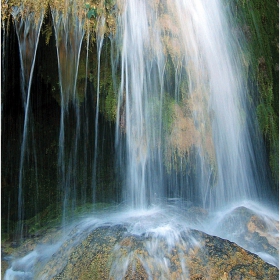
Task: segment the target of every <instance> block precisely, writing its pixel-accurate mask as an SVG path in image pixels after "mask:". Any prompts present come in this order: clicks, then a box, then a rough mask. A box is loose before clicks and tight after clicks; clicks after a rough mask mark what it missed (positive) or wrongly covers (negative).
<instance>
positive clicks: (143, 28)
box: [117, 1, 164, 208]
mask: <svg viewBox="0 0 280 280" xmlns="http://www.w3.org/2000/svg"><path fill="white" fill-rule="evenodd" d="M148 8H149V7H148V4H147V3H145V2H144V1H127V2H126V5H125V7H124V8H123V9H124V11H123V14H122V15H121V16H120V19H119V23H118V26H119V29H120V30H119V33H120V34H117V36H118V37H119V38H121V40H122V42H121V45H122V50H121V67H122V68H121V73H122V74H121V75H122V76H121V85H120V90H119V92H120V96H119V104H118V114H119V117H118V119H123V120H124V125H125V128H124V129H125V134H126V151H127V160H126V161H125V162H126V167H125V168H126V180H127V181H126V188H125V190H124V198H125V200H126V201H127V203H128V204H129V205H131V206H132V207H136V208H145V207H147V205H148V204H149V203H153V202H154V200H155V195H156V194H157V195H159V196H161V195H163V194H161V193H159V192H162V190H161V188H162V163H161V158H162V154H161V150H160V146H161V119H160V117H161V106H162V98H163V96H162V95H163V91H162V85H161V82H162V80H161V75H162V73H163V68H164V59H163V55H162V51H161V42H160V31H159V30H158V29H157V28H154V29H152V28H151V26H153V27H155V26H156V15H155V14H154V13H152V14H151V15H148V14H147V9H148ZM134 22H137V24H134ZM155 46H156V47H158V48H159V50H156V47H155ZM154 47H155V49H154ZM124 108H125V109H124ZM122 114H123V115H122ZM121 129H122V128H119V127H117V137H120V134H121V132H120V130H121ZM117 141H119V140H117Z"/></svg>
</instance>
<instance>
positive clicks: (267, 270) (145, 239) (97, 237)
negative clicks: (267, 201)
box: [35, 225, 279, 280]
mask: <svg viewBox="0 0 280 280" xmlns="http://www.w3.org/2000/svg"><path fill="white" fill-rule="evenodd" d="M73 236H74V237H73V239H69V240H68V241H66V242H65V243H64V244H63V245H62V246H61V248H60V249H59V251H58V252H57V253H55V254H54V255H53V256H52V258H51V260H50V261H49V262H48V263H47V264H46V265H45V267H44V268H43V269H42V270H41V271H40V272H39V273H37V275H36V277H35V279H69V280H70V279H192V280H198V279H278V277H279V270H278V268H276V267H274V266H272V265H270V264H268V263H266V262H264V261H263V260H262V259H260V258H259V257H258V256H257V255H255V254H252V253H250V252H248V251H246V250H244V249H243V248H241V247H239V246H237V245H236V244H235V243H233V242H230V241H227V240H224V239H221V238H219V237H215V236H210V235H207V234H205V233H203V232H200V231H197V230H188V231H183V232H181V233H180V234H179V235H177V236H173V238H172V239H170V238H169V239H168V241H167V238H166V237H164V236H158V235H156V234H155V233H146V234H142V235H135V234H132V233H130V232H129V231H128V229H127V227H126V226H125V225H114V226H109V225H108V226H101V227H99V228H96V229H94V230H92V231H91V232H90V233H89V234H88V235H87V236H86V237H85V238H84V239H83V240H80V241H79V242H77V240H75V235H73Z"/></svg>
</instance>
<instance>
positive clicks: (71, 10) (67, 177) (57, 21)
mask: <svg viewBox="0 0 280 280" xmlns="http://www.w3.org/2000/svg"><path fill="white" fill-rule="evenodd" d="M76 11H77V7H76V6H75V5H73V6H72V5H70V4H69V3H67V4H66V11H64V13H63V12H62V11H57V10H56V9H55V8H52V16H53V22H54V29H55V36H56V47H57V57H58V69H59V70H58V71H59V82H60V98H61V99H60V107H61V115H60V133H59V153H58V157H59V158H58V168H59V172H58V174H59V180H60V182H59V189H60V191H61V193H62V197H61V198H62V201H63V216H64V218H63V220H64V221H65V219H66V217H65V216H66V209H67V207H68V206H69V203H70V202H71V200H72V202H73V203H74V204H75V198H76V192H77V191H76V188H77V169H76V165H77V160H78V155H77V152H78V142H79V138H80V111H79V100H78V97H77V94H76V81H77V75H78V66H79V58H80V51H81V44H82V40H83V36H84V29H83V24H84V23H83V20H82V19H79V17H78V15H77V14H76ZM71 105H72V106H73V107H74V111H75V119H76V124H75V125H76V129H75V131H74V135H71V133H69V132H68V134H66V129H67V127H65V123H67V120H68V122H69V121H70V120H69V119H70V117H69V118H68V117H67V116H68V114H69V110H70V107H71ZM69 125H72V124H71V123H69V124H68V126H69ZM71 139H72V141H71ZM65 141H70V145H69V144H68V145H67V147H68V151H67V149H66V144H65ZM69 147H70V148H69ZM69 149H70V150H69Z"/></svg>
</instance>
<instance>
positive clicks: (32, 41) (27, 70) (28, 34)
mask: <svg viewBox="0 0 280 280" xmlns="http://www.w3.org/2000/svg"><path fill="white" fill-rule="evenodd" d="M25 9H27V12H26V13H25V11H24V10H25ZM28 9H29V8H28V7H25V6H24V4H23V5H22V6H20V7H15V8H14V10H13V12H12V15H13V17H14V19H15V27H16V33H17V37H18V43H19V51H20V60H21V88H22V100H23V105H24V124H23V134H22V143H21V150H20V151H21V154H20V167H19V183H18V184H19V186H18V220H19V221H20V222H19V226H18V232H19V234H20V236H21V237H22V234H23V223H22V222H21V221H22V220H23V219H24V191H25V190H24V189H23V181H24V172H25V171H26V170H25V169H24V167H25V161H26V156H27V155H26V153H27V140H28V132H29V130H30V127H31V125H30V124H29V118H30V112H29V111H30V110H29V107H30V90H31V84H32V77H33V70H34V65H35V58H36V51H37V46H38V41H39V34H40V30H41V25H42V22H43V16H44V8H43V7H40V9H39V14H35V13H34V12H31V11H29V10H28ZM32 140H33V141H34V137H32ZM33 148H34V146H33ZM34 157H35V170H36V167H37V164H36V152H34ZM35 172H37V171H35Z"/></svg>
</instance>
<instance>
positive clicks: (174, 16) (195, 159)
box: [117, 0, 264, 208]
mask: <svg viewBox="0 0 280 280" xmlns="http://www.w3.org/2000/svg"><path fill="white" fill-rule="evenodd" d="M119 10H120V11H121V12H120V15H119V19H118V33H117V38H118V39H117V40H120V41H121V42H120V43H119V45H121V50H120V57H121V82H120V88H119V101H118V118H117V143H120V142H121V141H122V139H123V137H122V133H121V131H122V130H125V132H124V133H123V134H125V146H126V157H127V158H126V161H125V162H126V179H127V180H126V187H125V191H124V200H126V201H128V203H129V204H130V205H132V206H133V207H136V208H143V207H146V206H147V205H149V204H150V203H154V202H155V199H156V198H157V196H162V195H164V194H166V192H167V191H166V189H170V191H169V193H171V195H175V196H182V194H185V196H187V197H185V198H187V199H189V200H195V199H196V198H195V197H197V196H198V197H199V201H200V203H201V204H202V205H203V206H204V207H210V208H217V207H221V206H224V205H227V204H228V203H233V202H237V201H243V200H248V199H249V200H250V199H253V200H254V199H257V198H258V196H259V194H260V187H261V184H262V183H263V182H264V178H263V177H262V175H263V174H261V175H260V176H259V175H257V174H258V172H259V173H261V172H260V170H257V167H256V165H255V164H254V162H256V161H258V160H259V158H256V156H255V154H254V152H253V148H252V139H251V137H252V136H251V134H250V133H251V132H250V131H249V125H248V123H249V122H251V116H250V115H251V114H252V113H251V112H250V111H248V109H247V105H246V103H247V101H246V95H247V91H246V81H244V78H243V76H244V75H243V73H244V71H245V70H244V65H242V57H240V56H239V52H240V50H241V49H240V45H239V43H238V42H237V40H235V38H233V36H232V35H231V30H230V26H228V19H227V16H230V14H228V13H227V12H226V10H225V7H223V4H222V3H220V1H198V0H193V1H173V2H172V3H171V2H170V1H161V3H158V2H152V3H150V2H149V1H144V0H133V1H124V2H122V4H121V5H120V7H119ZM170 69H173V70H170ZM170 71H174V73H175V74H174V76H172V74H171V72H170ZM168 100H174V101H172V102H170V103H169V104H168ZM165 104H167V107H166V106H165ZM166 109H168V110H169V111H170V112H171V113H170V115H171V116H169V119H168V120H164V118H166V115H167V111H166ZM168 122H169V124H167V123H168ZM168 125H169V127H168V128H166V127H167V126H168ZM118 147H119V149H121V144H118ZM259 154H260V157H261V154H262V153H261V150H260V153H259ZM165 158H166V160H167V163H168V165H171V169H174V170H176V171H175V173H181V174H184V173H188V172H189V174H191V175H189V176H183V177H181V179H180V178H178V179H172V180H170V185H169V186H166V183H165V181H167V179H166V177H165V176H164V175H163V173H162V171H161V170H162V169H163V162H164V159H165ZM176 166H177V167H176ZM165 168H166V167H165ZM175 178H176V175H175ZM188 189H190V190H191V189H195V191H190V190H188ZM167 193H168V192H167Z"/></svg>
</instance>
